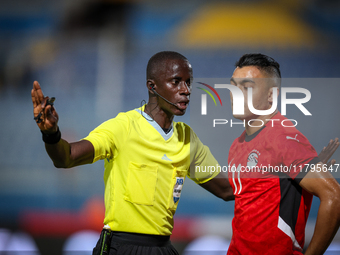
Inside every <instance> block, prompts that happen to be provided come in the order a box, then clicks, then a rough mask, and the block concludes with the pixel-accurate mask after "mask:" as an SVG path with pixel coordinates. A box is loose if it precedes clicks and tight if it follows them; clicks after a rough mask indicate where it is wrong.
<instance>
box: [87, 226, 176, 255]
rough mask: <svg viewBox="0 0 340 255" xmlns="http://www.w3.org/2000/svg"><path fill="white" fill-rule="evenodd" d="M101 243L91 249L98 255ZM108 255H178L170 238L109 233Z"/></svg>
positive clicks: (94, 254)
mask: <svg viewBox="0 0 340 255" xmlns="http://www.w3.org/2000/svg"><path fill="white" fill-rule="evenodd" d="M100 247H101V241H100V239H99V240H98V242H97V245H96V247H95V248H94V249H93V255H97V254H100V253H99V252H100ZM109 255H179V253H178V252H177V251H176V249H175V248H174V247H173V246H172V244H171V242H170V236H159V235H145V234H136V233H127V232H115V231H112V232H111V245H110V251H109Z"/></svg>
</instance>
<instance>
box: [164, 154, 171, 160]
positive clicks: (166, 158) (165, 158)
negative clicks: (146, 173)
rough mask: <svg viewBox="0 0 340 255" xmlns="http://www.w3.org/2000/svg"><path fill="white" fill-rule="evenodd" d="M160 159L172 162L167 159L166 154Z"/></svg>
mask: <svg viewBox="0 0 340 255" xmlns="http://www.w3.org/2000/svg"><path fill="white" fill-rule="evenodd" d="M162 159H164V160H167V161H172V160H171V159H169V158H168V157H167V155H166V154H164V155H163V157H162Z"/></svg>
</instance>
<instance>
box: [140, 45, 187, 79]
mask: <svg viewBox="0 0 340 255" xmlns="http://www.w3.org/2000/svg"><path fill="white" fill-rule="evenodd" d="M168 59H182V60H186V61H188V59H187V58H186V57H184V56H183V55H182V54H180V53H178V52H175V51H161V52H158V53H156V54H155V55H153V56H152V57H151V58H150V59H149V62H148V65H147V67H146V79H155V78H156V73H157V70H160V69H162V68H163V67H165V66H164V63H165V61H166V60H168Z"/></svg>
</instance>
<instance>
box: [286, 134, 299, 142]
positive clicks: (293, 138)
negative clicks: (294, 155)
mask: <svg viewBox="0 0 340 255" xmlns="http://www.w3.org/2000/svg"><path fill="white" fill-rule="evenodd" d="M297 135H298V134H296V135H295V137H290V136H288V135H287V136H286V138H287V139H291V140H296V141H298V142H300V141H299V140H298V139H296V137H297Z"/></svg>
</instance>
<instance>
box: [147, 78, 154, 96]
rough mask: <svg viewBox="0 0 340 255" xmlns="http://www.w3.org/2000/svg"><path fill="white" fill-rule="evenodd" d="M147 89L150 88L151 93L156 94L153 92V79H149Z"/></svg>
mask: <svg viewBox="0 0 340 255" xmlns="http://www.w3.org/2000/svg"><path fill="white" fill-rule="evenodd" d="M146 87H147V88H148V90H149V93H151V94H154V92H153V91H152V90H153V89H154V88H155V81H154V80H152V79H147V81H146Z"/></svg>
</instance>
